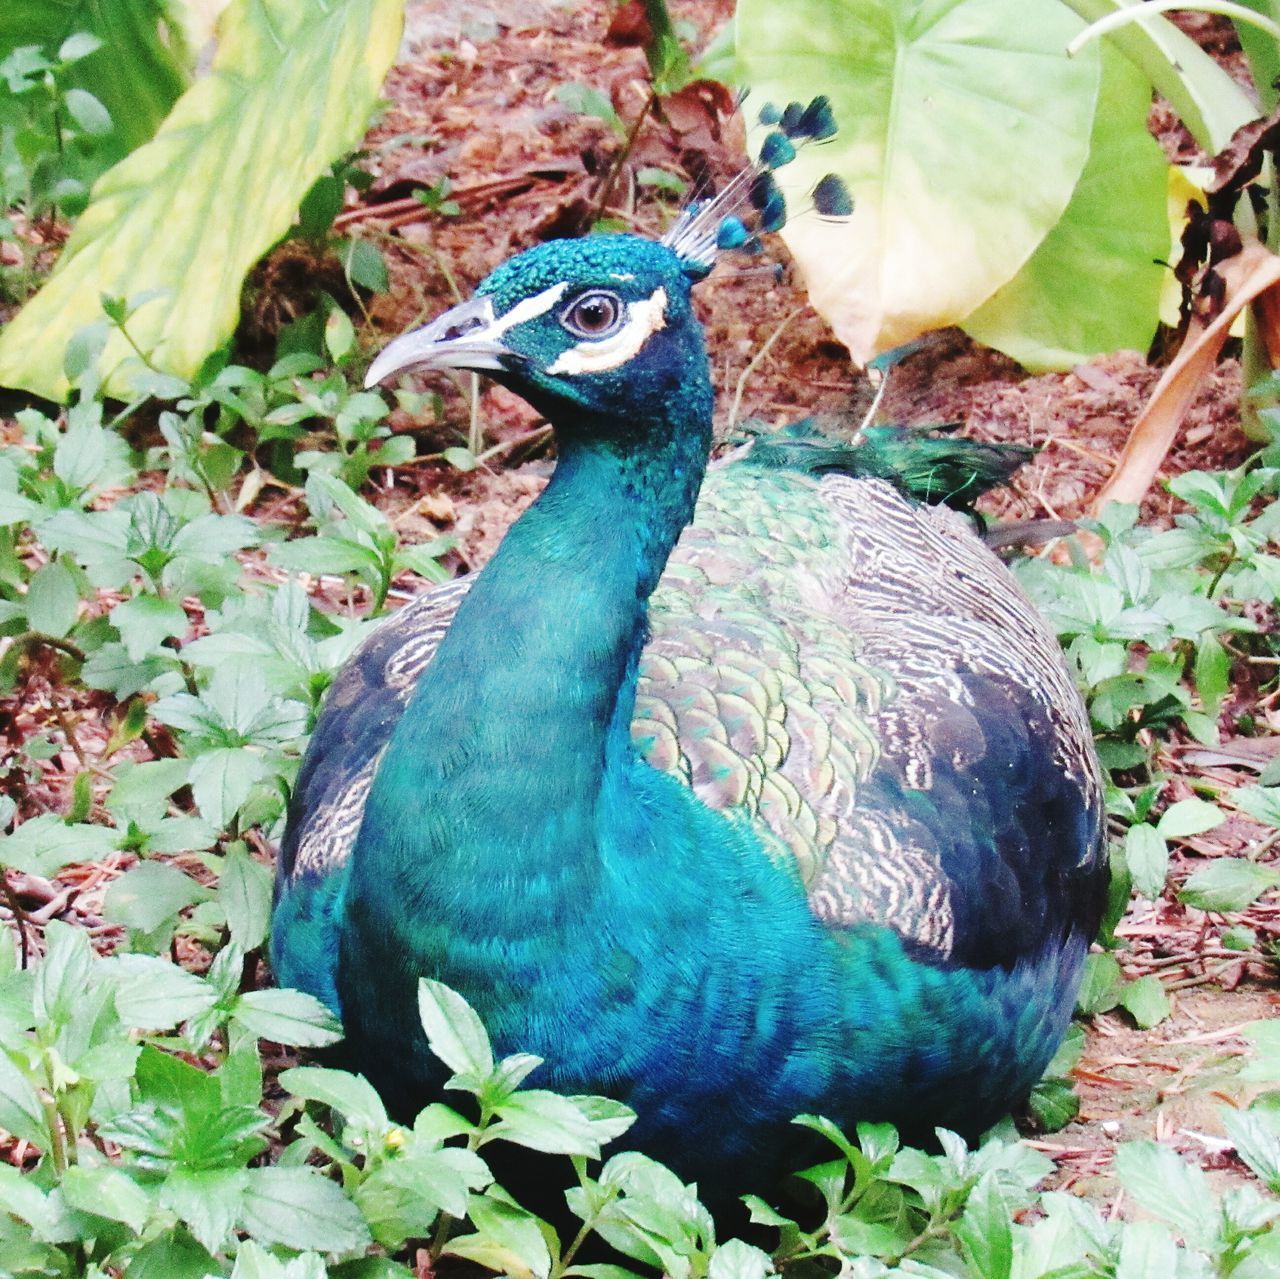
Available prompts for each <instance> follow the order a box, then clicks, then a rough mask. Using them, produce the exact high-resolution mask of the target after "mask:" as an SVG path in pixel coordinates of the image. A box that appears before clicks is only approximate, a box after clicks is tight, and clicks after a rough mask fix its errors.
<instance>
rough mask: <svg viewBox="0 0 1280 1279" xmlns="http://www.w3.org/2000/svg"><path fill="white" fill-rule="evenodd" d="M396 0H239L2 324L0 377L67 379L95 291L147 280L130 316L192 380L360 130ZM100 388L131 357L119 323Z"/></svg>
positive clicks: (58, 392)
mask: <svg viewBox="0 0 1280 1279" xmlns="http://www.w3.org/2000/svg"><path fill="white" fill-rule="evenodd" d="M402 10H403V0H234V3H232V4H231V5H229V6H228V8H227V9H226V10H225V11H224V13H223V14H222V17H221V20H220V23H219V33H220V40H219V43H218V50H217V53H216V54H215V56H214V61H213V65H212V67H211V69H210V72H209V74H208V75H207V76H205V77H204V78H203V79H201V80H199V81H198V82H197V83H196V84H195V85H194V86H193V87H192V88H191V89H189V90H188V91H187V92H186V93H185V94H184V95H183V96H182V98H180V99H179V101H178V102H177V104H176V105H175V106H174V108H173V111H172V112H171V114H170V115H169V117H168V119H166V120H165V122H164V124H163V125H162V126H161V128H160V130H159V132H158V133H157V134H156V136H155V137H154V138H153V139H152V140H151V141H150V142H148V143H147V144H146V145H145V146H143V147H140V148H139V149H138V150H137V151H135V152H134V153H133V154H132V155H130V156H129V157H127V158H126V159H124V160H122V161H121V162H120V163H119V164H118V165H116V167H115V168H113V169H111V170H110V171H109V172H108V173H106V174H104V175H103V176H102V178H101V179H100V180H99V181H98V183H97V184H96V186H95V187H94V190H93V196H92V199H91V201H90V203H89V207H88V209H86V210H85V213H84V215H83V216H82V217H81V219H80V221H79V222H78V223H77V225H76V228H75V231H74V232H73V233H72V236H71V239H70V240H69V241H68V242H67V247H66V248H65V250H64V251H63V254H62V258H61V260H60V261H59V263H58V265H57V268H56V269H55V270H54V273H53V275H52V276H51V277H50V278H49V281H48V282H47V283H46V284H45V286H44V288H43V289H41V290H40V292H39V293H38V294H36V296H35V297H34V298H32V299H31V301H30V302H28V303H27V305H26V306H25V307H24V308H23V309H22V311H20V312H19V313H18V315H17V316H16V317H15V319H14V320H13V321H12V322H11V323H10V324H9V326H8V327H7V328H6V329H5V330H4V331H3V333H0V385H3V386H12V387H20V388H22V389H25V390H28V391H32V392H34V393H36V394H37V395H44V396H48V397H49V398H51V399H61V398H63V397H64V396H65V395H66V393H67V390H68V387H67V383H66V379H65V377H64V376H63V373H62V367H61V366H62V352H63V348H64V347H65V346H66V343H67V340H68V338H70V337H71V335H72V334H73V333H74V332H75V331H76V330H77V329H78V328H80V327H81V326H82V325H84V324H87V323H89V322H91V321H92V320H94V319H96V318H98V316H99V315H100V313H101V302H100V296H101V295H102V294H103V293H107V294H112V295H115V296H121V297H134V296H136V295H138V294H139V293H143V292H146V291H149V290H157V291H158V292H159V295H158V296H157V297H155V298H153V299H152V300H151V301H149V302H147V303H146V304H145V305H144V306H143V307H142V308H141V309H140V310H139V311H138V312H137V313H136V314H135V315H134V316H133V317H132V318H131V319H130V321H129V331H130V335H131V336H132V337H133V339H134V340H135V341H136V342H137V343H138V345H139V346H140V347H141V348H142V349H143V350H144V351H146V352H148V354H149V356H150V358H151V359H152V361H153V362H154V363H155V364H156V365H157V366H158V367H160V368H161V369H164V370H165V371H167V372H170V373H175V374H177V375H179V376H181V377H190V376H191V375H192V374H193V373H194V372H195V371H196V369H197V368H198V367H199V365H200V363H201V361H202V360H203V359H204V358H205V356H207V355H208V354H209V352H210V351H212V350H213V349H214V348H215V347H217V346H218V345H219V344H220V343H221V342H223V341H224V340H225V339H226V338H227V337H228V336H229V335H230V334H231V332H232V331H233V330H234V328H235V325H236V321H237V318H238V315H239V300H240V286H241V282H242V281H243V279H244V276H245V273H246V272H247V271H248V270H249V268H250V267H251V266H252V265H253V263H254V262H255V261H256V260H257V259H258V258H259V257H260V256H261V255H262V253H263V252H264V251H265V250H266V249H267V248H269V247H270V246H271V245H272V244H273V243H274V242H275V241H276V240H277V239H279V237H280V236H281V235H282V234H283V233H284V232H285V231H286V230H287V229H288V227H289V225H290V223H291V222H292V220H293V218H294V216H295V214H296V212H297V208H298V203H299V201H300V200H301V199H302V197H303V195H304V194H305V193H306V191H307V189H308V188H309V187H310V186H311V184H312V182H314V181H315V179H316V178H317V177H318V176H319V175H320V174H321V173H322V172H323V171H324V170H325V169H326V168H327V167H328V165H329V164H330V163H331V162H332V161H333V160H334V159H335V158H336V157H337V156H339V155H341V154H342V153H343V152H344V151H347V150H349V149H350V148H351V147H353V146H354V145H355V144H356V142H357V141H358V140H359V139H360V136H361V134H362V133H363V131H364V128H365V125H366V123H367V120H368V115H369V111H370V109H371V108H372V106H373V103H374V101H375V100H376V98H377V94H378V90H379V87H380V86H381V84H382V79H383V76H384V75H385V74H386V72H387V69H388V67H390V65H391V61H392V58H393V57H394V55H395V52H396V48H397V45H398V43H399V39H400V29H401V23H402V20H403V12H402ZM103 368H104V370H106V371H107V372H108V373H109V381H108V386H109V388H110V390H111V391H112V392H113V393H115V394H119V395H127V394H128V391H129V386H130V383H131V380H132V379H133V378H134V377H136V376H137V374H138V370H139V365H138V363H137V361H136V359H135V358H133V353H132V351H131V350H130V349H129V347H128V346H127V344H126V343H125V342H124V341H122V340H121V339H120V338H119V335H113V337H112V339H111V341H110V342H109V344H108V346H107V350H106V354H105V356H104V363H103Z"/></svg>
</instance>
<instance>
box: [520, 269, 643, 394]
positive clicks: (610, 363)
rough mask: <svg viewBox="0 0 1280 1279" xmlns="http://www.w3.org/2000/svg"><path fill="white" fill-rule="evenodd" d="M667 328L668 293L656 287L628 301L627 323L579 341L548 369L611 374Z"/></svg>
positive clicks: (563, 352) (549, 371) (559, 371)
mask: <svg viewBox="0 0 1280 1279" xmlns="http://www.w3.org/2000/svg"><path fill="white" fill-rule="evenodd" d="M538 296H539V297H541V296H543V295H542V294H539V295H538ZM530 301H533V299H530ZM539 314H541V312H539ZM504 318H505V317H504ZM666 327H667V293H666V290H665V289H655V290H654V292H653V293H652V294H651V295H650V296H649V297H647V298H643V299H642V300H641V301H639V302H630V303H628V304H627V320H626V323H625V324H624V325H623V326H622V327H621V328H620V329H619V330H618V331H617V332H616V333H613V334H611V335H610V336H609V337H607V338H602V339H600V340H599V341H586V342H579V343H578V344H577V346H571V347H570V348H569V349H568V350H567V351H562V352H561V353H560V355H559V356H557V357H556V359H555V361H554V362H553V363H552V364H550V365H548V367H547V372H548V373H568V374H570V375H572V374H575V373H607V372H608V371H609V370H610V369H616V368H618V367H620V366H621V365H623V364H625V363H626V362H627V361H628V360H629V359H631V358H632V357H633V356H634V355H636V354H637V353H638V352H639V351H640V348H641V347H642V346H644V344H645V343H646V342H647V341H648V340H649V339H650V338H651V337H652V336H653V335H654V334H655V333H656V332H657V331H658V330H659V329H665V328H666Z"/></svg>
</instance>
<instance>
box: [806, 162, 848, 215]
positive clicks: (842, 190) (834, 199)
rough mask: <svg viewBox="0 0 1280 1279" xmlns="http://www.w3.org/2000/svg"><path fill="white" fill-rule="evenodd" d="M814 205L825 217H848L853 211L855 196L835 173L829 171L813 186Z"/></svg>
mask: <svg viewBox="0 0 1280 1279" xmlns="http://www.w3.org/2000/svg"><path fill="white" fill-rule="evenodd" d="M813 207H814V208H815V209H817V211H818V212H819V213H820V214H821V215H822V216H823V217H824V218H847V217H849V216H850V214H852V213H853V197H852V196H851V195H850V194H849V188H848V187H847V186H845V184H844V183H843V182H842V181H841V180H840V179H839V178H838V177H836V175H835V174H834V173H828V174H827V176H826V177H825V178H823V179H822V181H821V182H819V183H818V185H817V186H816V187H814V188H813Z"/></svg>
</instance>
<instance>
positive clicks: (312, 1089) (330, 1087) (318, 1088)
mask: <svg viewBox="0 0 1280 1279" xmlns="http://www.w3.org/2000/svg"><path fill="white" fill-rule="evenodd" d="M280 1084H281V1086H282V1087H284V1088H286V1089H288V1091H289V1092H290V1093H292V1094H293V1096H295V1097H301V1098H302V1099H303V1100H304V1101H318V1102H320V1103H321V1104H322V1105H325V1106H328V1107H329V1108H330V1109H331V1110H336V1111H337V1112H338V1113H339V1114H340V1115H341V1116H342V1117H343V1118H344V1119H345V1120H346V1121H347V1122H348V1123H350V1124H356V1125H358V1126H360V1127H362V1128H364V1129H366V1130H367V1131H369V1132H381V1131H382V1130H383V1129H385V1128H386V1127H387V1125H388V1124H389V1122H390V1121H389V1120H388V1118H387V1111H386V1108H385V1107H384V1106H383V1104H382V1098H381V1097H379V1096H378V1094H377V1091H376V1090H375V1089H374V1087H373V1085H372V1084H371V1083H370V1082H369V1081H368V1080H367V1079H365V1077H364V1076H363V1075H352V1074H348V1073H347V1072H346V1071H345V1070H330V1069H326V1068H324V1067H321V1066H295V1067H294V1068H293V1069H291V1070H286V1071H284V1072H283V1073H282V1074H281V1075H280Z"/></svg>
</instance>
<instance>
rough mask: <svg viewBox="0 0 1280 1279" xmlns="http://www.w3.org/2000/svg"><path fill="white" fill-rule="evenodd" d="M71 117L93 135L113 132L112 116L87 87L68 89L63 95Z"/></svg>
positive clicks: (81, 127) (98, 135) (103, 135)
mask: <svg viewBox="0 0 1280 1279" xmlns="http://www.w3.org/2000/svg"><path fill="white" fill-rule="evenodd" d="M62 101H63V104H64V105H65V106H66V108H67V111H68V113H69V114H70V116H71V118H72V119H73V120H74V121H75V122H76V124H77V125H78V126H79V127H80V129H81V130H82V131H83V132H84V133H87V134H89V135H90V136H91V137H95V138H101V137H105V136H106V135H107V134H108V133H110V132H111V128H112V125H111V116H110V115H109V114H108V112H107V108H106V107H104V106H103V105H102V103H101V102H99V101H98V99H97V98H95V97H94V96H93V94H92V93H90V92H89V91H88V90H86V89H68V90H67V91H66V93H64V94H63V95H62Z"/></svg>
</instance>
